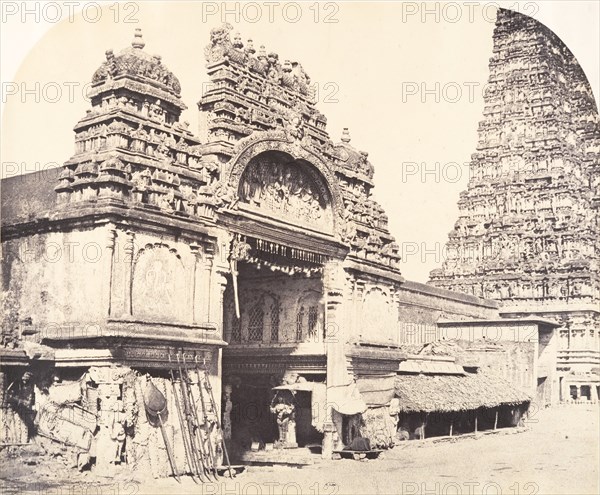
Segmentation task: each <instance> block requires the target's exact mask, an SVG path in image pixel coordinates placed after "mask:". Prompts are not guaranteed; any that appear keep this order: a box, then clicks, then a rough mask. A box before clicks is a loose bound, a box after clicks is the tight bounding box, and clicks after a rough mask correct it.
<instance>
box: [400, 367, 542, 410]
mask: <svg viewBox="0 0 600 495" xmlns="http://www.w3.org/2000/svg"><path fill="white" fill-rule="evenodd" d="M396 397H398V399H399V402H400V411H402V412H458V411H467V410H474V409H478V408H480V407H486V408H492V407H497V406H501V405H509V406H516V405H519V404H523V403H526V402H530V401H531V397H530V396H529V395H528V394H526V393H525V392H522V391H520V390H518V389H516V388H515V387H514V386H513V385H512V384H511V383H510V382H508V381H506V380H505V379H504V378H501V377H499V376H496V375H492V374H489V373H484V372H481V371H479V372H477V373H465V374H462V375H437V374H435V375H431V374H423V373H421V374H418V375H417V374H412V375H408V374H407V375H398V376H397V377H396Z"/></svg>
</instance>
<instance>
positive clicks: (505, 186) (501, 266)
mask: <svg viewBox="0 0 600 495" xmlns="http://www.w3.org/2000/svg"><path fill="white" fill-rule="evenodd" d="M489 68H490V75H489V80H488V86H487V88H486V91H485V95H484V101H485V108H484V111H483V119H482V120H481V122H480V123H479V129H478V132H479V141H478V144H477V149H476V151H475V153H474V154H473V155H472V160H471V164H470V179H469V183H468V188H467V190H466V191H463V192H462V193H461V195H460V199H459V202H458V205H459V210H460V214H459V218H458V220H457V222H456V224H455V226H454V229H453V230H452V231H451V232H450V233H449V239H448V243H447V246H446V247H447V252H446V254H447V256H446V259H445V261H444V263H443V266H442V268H441V269H436V270H433V271H432V272H431V275H430V277H431V279H430V283H431V284H432V285H434V286H436V287H441V288H446V289H452V290H457V291H461V292H465V293H467V294H473V295H477V296H482V297H486V298H491V299H496V300H498V301H501V304H502V306H501V312H502V313H503V314H504V315H505V316H511V317H520V316H525V315H530V314H535V315H540V316H543V317H547V318H551V319H554V320H556V321H557V322H558V323H560V325H561V326H560V330H559V336H560V337H559V349H560V350H559V352H558V362H557V367H558V371H559V374H560V375H561V376H562V377H561V379H560V383H561V399H562V400H568V399H571V398H581V397H587V398H591V399H593V398H595V397H597V393H598V390H597V387H598V383H599V381H598V379H599V375H598V373H599V366H600V352H599V342H600V295H599V292H600V282H599V280H600V276H599V273H598V260H599V255H600V229H599V215H598V206H599V205H598V199H599V197H600V194H599V191H600V189H599V187H600V165H599V162H598V157H599V150H600V147H599V146H600V129H599V125H598V121H599V119H598V110H597V107H596V104H595V102H594V97H593V94H592V90H591V88H590V85H589V83H588V81H587V79H586V77H585V74H584V72H583V70H582V69H581V67H580V66H579V64H578V63H577V60H576V59H575V57H574V56H573V54H572V53H571V52H570V51H569V50H568V49H567V47H566V46H565V45H564V43H562V41H561V40H560V39H559V38H558V37H557V36H556V35H555V34H554V33H553V32H552V31H550V30H549V29H548V28H546V27H545V26H543V25H542V24H540V23H539V22H537V21H535V20H534V19H532V18H530V17H527V16H525V15H521V14H518V13H516V12H513V11H510V10H503V9H501V10H500V11H499V12H498V17H497V21H496V28H495V31H494V53H493V55H492V57H491V58H490V64H489Z"/></svg>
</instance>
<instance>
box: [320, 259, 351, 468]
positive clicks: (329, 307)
mask: <svg viewBox="0 0 600 495" xmlns="http://www.w3.org/2000/svg"><path fill="white" fill-rule="evenodd" d="M344 276H345V273H344V269H343V268H342V265H341V263H340V262H339V261H330V262H328V263H327V264H326V265H325V267H324V273H323V291H324V295H325V301H326V305H325V352H326V354H327V389H328V390H329V387H332V386H337V385H346V384H347V383H348V372H347V369H346V354H345V342H346V339H345V336H344V335H345V332H344V329H343V328H342V327H341V323H342V318H341V314H340V306H341V303H342V297H343V283H344ZM327 396H329V392H328V393H327ZM332 414H333V410H332V407H331V404H330V401H329V398H327V406H326V408H325V415H326V416H325V422H324V436H323V448H322V457H323V458H324V459H331V456H332V454H333V434H334V432H335V426H334V424H333V418H332Z"/></svg>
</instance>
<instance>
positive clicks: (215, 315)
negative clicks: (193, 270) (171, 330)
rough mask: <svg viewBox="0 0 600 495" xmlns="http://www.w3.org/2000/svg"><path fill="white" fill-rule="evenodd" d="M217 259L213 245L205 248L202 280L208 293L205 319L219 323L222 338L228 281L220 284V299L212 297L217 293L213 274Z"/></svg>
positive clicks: (218, 291) (218, 292) (208, 321)
mask: <svg viewBox="0 0 600 495" xmlns="http://www.w3.org/2000/svg"><path fill="white" fill-rule="evenodd" d="M214 257H215V251H214V248H213V246H212V244H207V245H206V246H205V247H204V265H203V273H202V278H203V280H204V284H203V287H204V288H205V293H206V301H205V304H206V309H205V313H204V314H205V318H206V322H207V323H218V325H219V329H220V331H221V338H222V337H223V329H222V326H223V292H224V291H225V287H226V286H227V280H225V282H224V284H223V285H222V284H219V287H218V290H217V294H218V298H215V297H211V296H212V294H214V293H215V292H214V291H213V290H212V279H213V276H212V272H213V260H214Z"/></svg>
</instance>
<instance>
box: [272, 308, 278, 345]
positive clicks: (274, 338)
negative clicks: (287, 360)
mask: <svg viewBox="0 0 600 495" xmlns="http://www.w3.org/2000/svg"><path fill="white" fill-rule="evenodd" d="M277 341H279V304H277V303H275V304H273V307H272V308H271V342H277Z"/></svg>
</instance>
